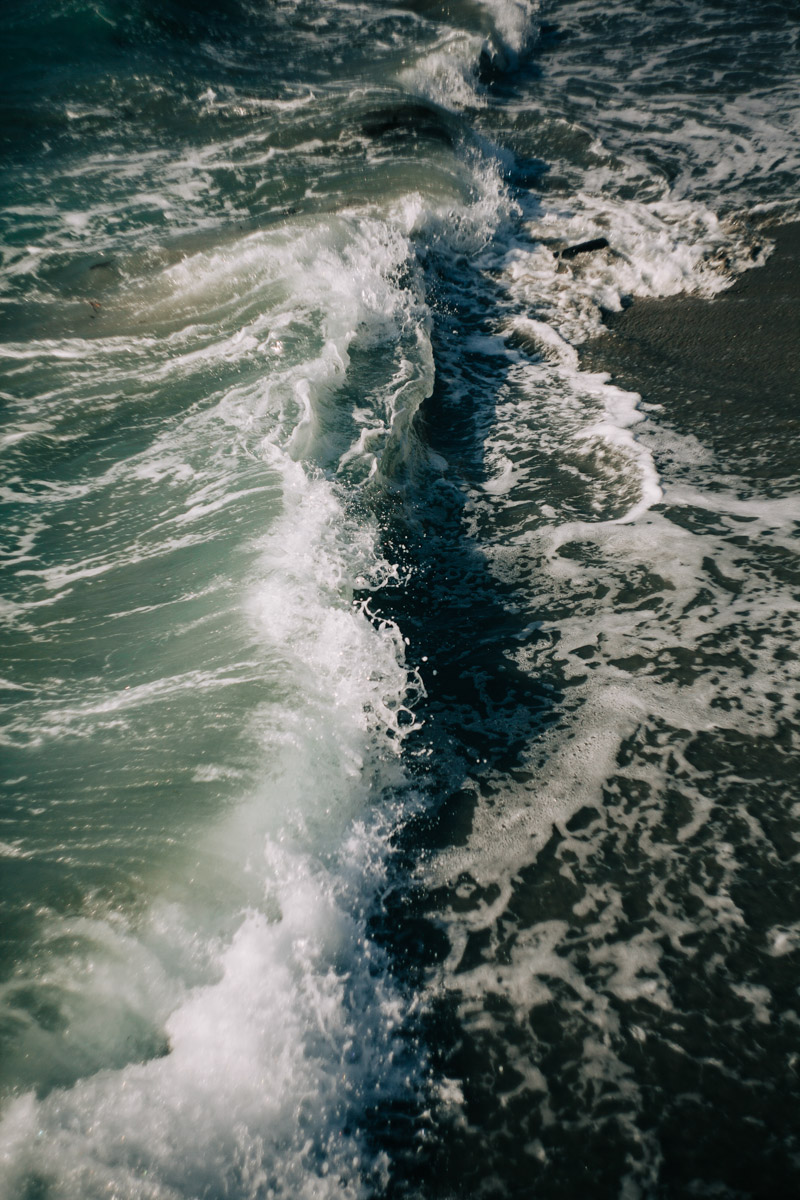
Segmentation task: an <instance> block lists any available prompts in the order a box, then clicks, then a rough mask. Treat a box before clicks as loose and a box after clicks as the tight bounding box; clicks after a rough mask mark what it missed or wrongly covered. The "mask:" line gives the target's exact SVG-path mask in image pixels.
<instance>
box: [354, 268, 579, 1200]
mask: <svg viewBox="0 0 800 1200" xmlns="http://www.w3.org/2000/svg"><path fill="white" fill-rule="evenodd" d="M424 267H425V271H426V284H427V292H428V298H429V303H430V306H431V309H432V316H433V326H434V327H433V332H432V343H433V350H434V360H435V364H436V377H435V378H436V382H435V385H434V388H433V392H432V395H431V396H430V397H429V398H428V399H427V400H426V401H425V402H424V403H423V405H422V406H421V408H420V411H419V412H418V414H417V418H416V422H415V434H416V436H417V437H418V438H419V440H420V442H421V443H422V444H423V445H424V447H425V449H426V450H427V452H428V462H429V463H433V464H439V465H438V467H437V466H429V467H428V468H427V474H426V477H425V478H424V480H423V482H422V484H421V485H420V484H419V483H415V484H414V486H413V487H412V488H409V489H408V491H406V492H401V493H399V494H398V493H392V492H389V493H384V494H383V496H382V498H381V500H380V502H379V508H380V509H381V511H380V517H381V521H382V525H383V528H384V540H385V548H386V554H387V557H388V558H389V559H390V560H391V561H393V562H396V563H398V565H399V566H400V574H401V580H400V582H399V583H398V584H396V585H395V586H393V587H386V588H383V589H382V590H381V591H380V592H379V593H378V594H377V595H375V596H373V597H371V600H370V604H371V609H372V611H373V612H374V613H375V615H376V618H378V619H380V618H385V619H390V620H392V621H395V622H397V624H398V625H399V627H400V629H401V630H402V632H403V634H404V636H405V637H406V638H407V639H408V643H409V645H408V651H407V659H408V662H409V665H411V666H413V667H416V668H417V669H418V670H419V673H420V675H421V677H422V679H423V681H424V684H425V688H426V691H427V696H426V698H425V699H424V700H423V701H422V702H421V704H420V705H419V706H418V707H417V716H418V717H419V718H421V720H422V722H423V724H422V727H421V729H419V730H417V731H415V732H414V733H412V734H411V735H410V736H409V738H408V740H407V742H406V752H407V754H408V759H409V762H410V763H411V764H412V768H411V770H412V782H413V784H414V785H416V787H417V788H418V789H419V791H420V792H421V794H422V796H423V803H422V805H421V806H420V807H419V808H417V809H416V810H415V812H414V814H413V815H412V816H411V817H410V819H408V820H407V821H406V822H405V823H404V824H403V825H402V826H401V827H400V828H399V830H398V831H397V833H396V835H395V847H394V849H395V855H394V858H393V863H392V875H391V879H390V883H389V886H388V888H387V890H386V892H385V894H384V895H383V897H382V902H381V906H380V908H379V910H378V911H376V912H375V913H374V915H373V918H372V922H371V933H372V935H373V936H374V937H375V938H376V940H377V941H378V942H379V943H380V944H382V945H383V946H384V947H385V948H386V949H387V951H388V953H389V955H390V959H391V961H392V963H393V969H394V972H395V974H396V976H397V977H398V979H399V980H400V981H401V982H402V984H403V985H404V986H405V988H406V990H407V992H408V993H409V994H412V995H414V994H419V992H420V991H422V990H423V989H424V986H425V984H426V982H428V981H429V980H430V977H431V975H432V973H433V972H435V971H436V969H437V967H438V966H439V965H440V964H441V963H442V962H443V961H444V959H446V958H447V956H448V955H449V954H450V952H451V945H450V942H449V939H448V937H447V934H446V933H445V931H444V929H443V927H442V923H441V921H440V920H439V914H440V913H442V912H443V911H445V910H446V909H450V910H454V911H467V910H470V909H474V908H477V907H478V906H479V905H481V904H485V903H487V902H488V903H491V902H492V900H493V899H495V898H496V897H495V895H494V894H493V893H498V894H499V889H498V888H497V886H496V885H490V886H489V887H488V888H482V887H481V886H480V885H479V884H478V883H477V882H476V881H475V880H474V879H472V877H471V876H469V875H468V874H467V873H466V872H465V873H462V874H461V875H459V877H458V878H456V879H452V880H449V881H448V882H447V884H446V886H444V887H438V888H436V889H434V890H431V888H430V885H428V884H427V883H426V882H424V881H423V880H422V879H421V878H420V876H419V873H418V871H417V867H418V866H419V865H420V864H421V863H424V862H425V860H426V859H429V858H431V857H433V856H435V854H436V853H437V852H438V851H440V850H444V849H447V848H450V847H454V846H460V845H465V844H466V842H467V840H468V838H469V836H470V833H471V830H472V818H473V814H474V811H475V808H476V805H477V803H478V800H479V799H480V800H481V802H482V803H483V804H488V805H491V804H492V797H493V795H495V794H496V793H498V792H499V791H500V790H503V791H506V790H507V789H509V788H510V789H514V788H515V787H519V786H521V785H525V784H526V783H528V782H529V781H530V779H531V775H530V772H529V771H528V770H527V769H526V764H525V756H526V751H529V750H530V746H531V743H532V742H533V741H534V740H535V739H536V738H537V736H540V735H541V733H542V732H543V731H544V730H545V729H546V728H547V727H549V726H550V725H551V724H552V723H553V722H554V721H555V720H556V719H557V713H558V705H559V703H560V701H561V698H562V696H561V692H560V687H559V680H558V679H557V678H556V677H555V676H553V677H552V678H550V677H545V676H543V675H542V676H536V675H533V674H530V673H528V672H526V671H525V670H523V669H521V668H520V667H519V666H518V665H517V664H516V662H515V661H514V653H513V652H514V651H515V650H518V649H519V647H520V646H521V645H524V644H528V645H529V644H530V643H531V642H532V641H534V640H536V639H537V637H539V636H541V635H539V634H538V633H537V627H538V621H537V616H540V615H541V614H537V613H536V612H535V611H533V612H532V611H531V602H530V600H529V599H528V600H526V598H525V597H523V596H521V595H520V594H519V593H518V592H517V591H516V590H515V589H514V588H513V587H512V586H511V585H509V584H507V583H504V582H501V581H500V580H498V579H497V578H496V577H495V575H494V574H493V573H492V571H491V570H490V567H489V563H488V561H487V558H486V555H485V554H484V553H483V551H482V549H481V545H480V543H479V542H478V541H477V540H476V537H475V536H474V534H473V532H472V531H471V529H470V508H471V493H472V494H473V495H474V494H475V493H476V492H479V491H480V490H481V489H482V488H483V485H484V484H485V483H486V481H487V480H488V478H489V470H488V469H487V465H486V463H485V460H484V442H485V437H486V434H487V432H488V431H489V429H490V428H491V426H492V423H493V420H494V416H495V409H496V405H497V402H498V397H499V395H500V393H501V390H502V388H503V384H504V381H505V379H506V375H507V372H508V366H509V363H510V361H511V360H510V359H509V357H507V356H506V355H504V354H503V353H502V344H501V341H500V339H499V338H498V337H497V334H496V329H495V327H494V325H495V323H496V321H497V318H498V315H500V313H501V311H502V307H503V305H504V303H505V299H504V294H503V293H502V291H501V289H500V287H499V286H498V285H497V284H496V283H495V282H494V281H493V280H492V279H491V277H490V276H488V275H487V274H486V273H484V272H483V271H481V269H480V267H479V266H477V265H475V264H473V263H471V262H469V261H468V260H467V259H465V258H462V259H460V260H459V261H458V262H457V264H455V265H454V264H453V262H452V261H451V260H448V261H444V260H442V259H440V258H439V257H438V255H437V254H436V253H432V254H431V253H429V254H428V255H427V257H426V259H425V261H424ZM489 339H490V340H489ZM471 953H472V954H475V953H478V954H479V953H480V948H479V947H478V948H476V947H473V946H472V945H471V943H470V944H469V945H468V946H467V950H466V952H465V954H466V955H467V956H468V955H470V954H471ZM457 1005H458V997H457V994H456V993H450V994H449V995H446V996H440V997H438V998H437V999H436V1000H435V1001H434V1003H433V1005H432V1006H430V1007H429V1008H428V1009H427V1010H426V1011H425V1012H424V1013H423V1014H422V1015H421V1016H418V1017H416V1018H415V1019H414V1027H413V1028H409V1029H407V1031H406V1036H407V1037H408V1038H409V1039H410V1040H411V1041H412V1042H413V1043H414V1044H415V1046H417V1045H419V1044H420V1043H421V1045H422V1047H423V1057H424V1058H425V1059H426V1061H427V1062H428V1064H429V1067H430V1068H431V1070H432V1078H433V1079H440V1078H442V1077H454V1076H455V1077H458V1078H459V1080H460V1082H462V1083H463V1087H464V1093H465V1099H466V1102H467V1107H468V1109H469V1110H470V1119H473V1118H474V1119H476V1120H477V1121H478V1122H480V1123H482V1120H483V1118H484V1116H487V1124H488V1123H490V1119H489V1118H488V1114H486V1113H485V1109H486V1106H487V1105H494V1104H495V1103H496V1097H493V1096H492V1095H490V1094H489V1093H486V1092H485V1089H484V1087H483V1086H482V1085H480V1086H479V1087H478V1088H477V1089H476V1090H473V1091H472V1093H471V1094H470V1082H469V1081H470V1077H471V1076H474V1078H476V1079H477V1078H478V1076H479V1075H480V1074H481V1071H480V1062H479V1057H480V1052H479V1050H478V1048H477V1047H476V1048H475V1051H474V1055H473V1058H474V1061H471V1060H470V1058H471V1056H470V1053H469V1051H467V1052H466V1055H465V1047H464V1030H463V1028H462V1027H461V1023H460V1021H459V1019H458V1015H457ZM415 1056H418V1052H417V1054H416V1055H415ZM427 1120H428V1122H429V1118H427ZM372 1123H373V1128H372V1131H371V1132H372V1136H373V1137H374V1139H375V1141H376V1142H377V1143H378V1144H379V1145H380V1147H381V1149H383V1150H386V1151H388V1152H389V1153H390V1155H391V1157H392V1160H393V1170H392V1182H391V1185H390V1192H389V1194H390V1195H392V1196H395V1195H396V1196H403V1195H416V1194H419V1189H420V1188H421V1187H422V1186H423V1184H424V1187H425V1194H426V1195H428V1196H449V1195H453V1194H456V1193H454V1191H453V1188H454V1187H456V1189H457V1188H458V1184H459V1180H461V1181H462V1182H463V1183H464V1184H466V1183H467V1182H468V1181H469V1179H470V1177H472V1172H471V1171H469V1170H462V1169H460V1167H459V1164H457V1163H455V1162H454V1161H453V1153H454V1145H455V1143H452V1144H451V1138H450V1136H449V1135H450V1133H451V1132H452V1131H449V1130H447V1129H436V1128H434V1129H433V1130H431V1127H430V1123H428V1124H427V1125H426V1118H425V1116H423V1115H421V1114H420V1112H419V1110H418V1108H417V1106H416V1103H415V1102H414V1100H413V1098H408V1099H400V1100H395V1101H393V1102H389V1103H387V1104H386V1105H385V1106H383V1107H382V1108H381V1110H380V1112H376V1113H374V1114H372ZM459 1140H460V1139H459ZM473 1165H474V1164H473ZM463 1166H464V1164H463V1163H462V1164H461V1167H463Z"/></svg>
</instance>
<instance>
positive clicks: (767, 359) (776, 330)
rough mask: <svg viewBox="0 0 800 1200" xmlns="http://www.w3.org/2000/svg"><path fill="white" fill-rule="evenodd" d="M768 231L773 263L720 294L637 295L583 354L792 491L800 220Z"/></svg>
mask: <svg viewBox="0 0 800 1200" xmlns="http://www.w3.org/2000/svg"><path fill="white" fill-rule="evenodd" d="M765 233H766V235H767V236H768V237H769V239H770V241H774V242H775V250H774V251H773V252H772V254H771V255H770V257H769V259H768V260H767V263H766V264H765V266H763V267H754V268H753V269H752V270H750V271H746V272H745V274H744V275H742V276H740V278H739V279H737V280H736V282H735V283H734V284H733V286H732V287H731V288H729V289H728V290H727V291H725V292H722V293H721V294H720V295H719V296H717V297H715V298H714V299H713V300H705V299H701V298H699V297H696V296H674V297H669V298H667V299H663V300H636V301H634V303H633V304H632V305H631V306H630V307H629V308H627V309H625V310H624V311H623V312H622V313H616V314H611V315H610V316H609V317H608V326H609V332H608V333H605V334H603V335H602V336H601V337H599V338H595V339H593V340H592V341H590V342H588V343H587V344H586V345H585V346H584V347H582V349H581V363H582V365H583V366H584V368H586V369H589V370H592V371H608V372H610V374H611V377H612V379H613V380H614V382H615V383H618V384H619V385H620V386H621V387H625V388H627V389H630V390H631V391H636V392H639V393H640V395H641V396H642V399H643V400H644V401H645V402H649V403H653V404H662V405H664V408H665V414H664V415H665V417H666V419H667V420H668V421H670V422H671V423H674V424H675V425H676V426H677V427H678V428H679V429H680V430H681V431H682V432H685V433H693V434H695V435H696V436H697V437H698V438H699V439H700V440H701V441H703V442H704V443H706V444H707V445H708V446H709V447H710V448H711V449H713V450H714V451H715V452H716V453H717V454H718V455H719V456H720V459H721V465H722V466H723V467H724V469H725V470H726V471H730V472H733V473H736V474H741V475H742V476H743V477H744V478H745V479H752V481H753V483H754V484H755V483H758V484H759V485H760V486H765V487H766V488H767V490H768V491H770V492H778V493H784V494H785V492H786V490H787V488H788V487H791V486H792V481H794V483H795V484H796V483H797V477H798V476H800V223H796V224H792V225H784V226H780V227H777V228H774V229H770V230H768V231H765Z"/></svg>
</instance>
